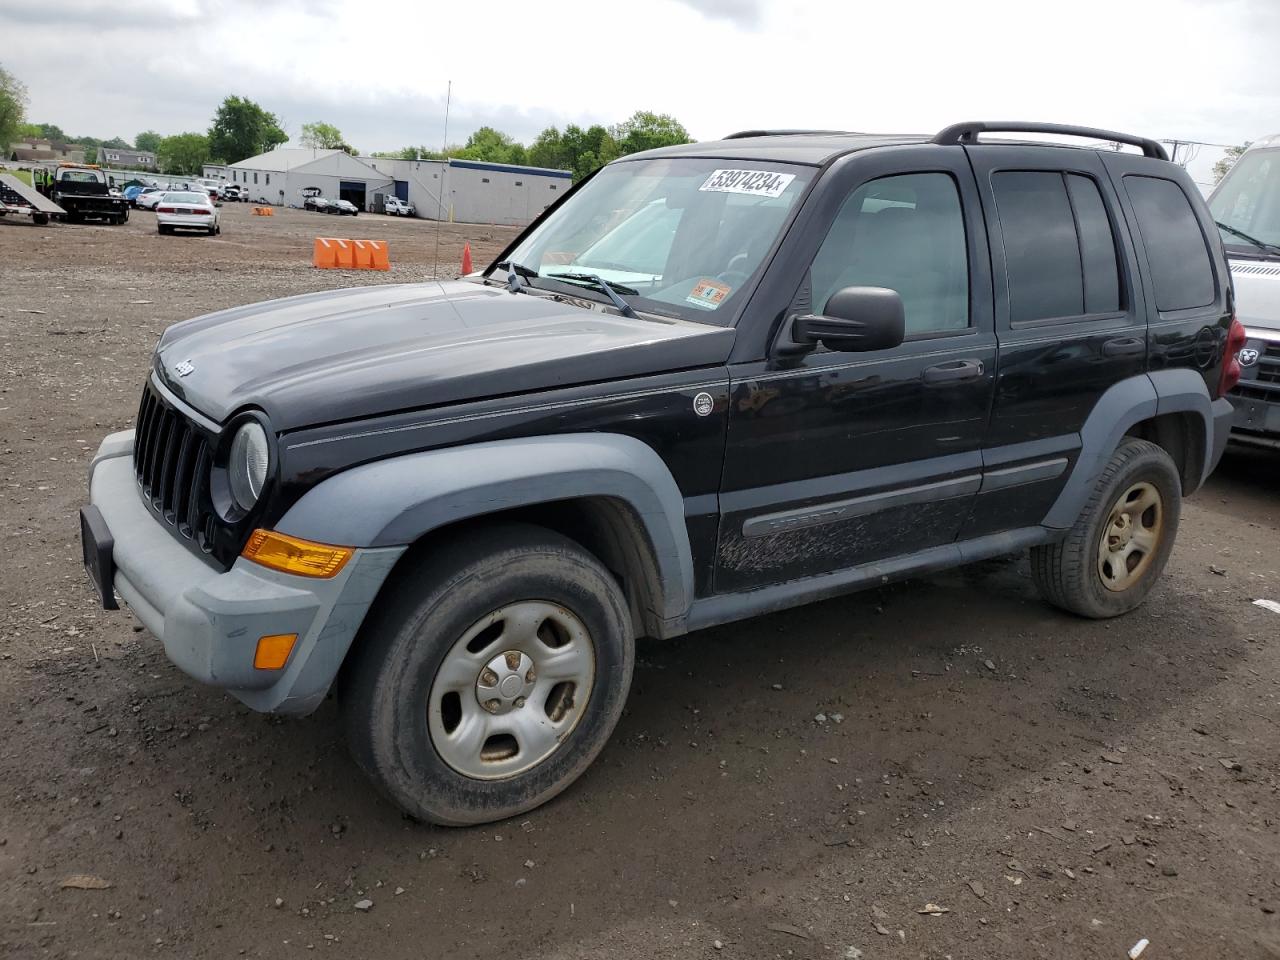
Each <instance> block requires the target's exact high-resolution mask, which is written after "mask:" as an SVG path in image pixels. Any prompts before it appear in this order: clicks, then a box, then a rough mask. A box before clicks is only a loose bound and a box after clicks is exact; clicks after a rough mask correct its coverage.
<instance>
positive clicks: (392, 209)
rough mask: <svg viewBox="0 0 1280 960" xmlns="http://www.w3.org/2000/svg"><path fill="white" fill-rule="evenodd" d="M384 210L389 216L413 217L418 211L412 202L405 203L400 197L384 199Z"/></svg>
mask: <svg viewBox="0 0 1280 960" xmlns="http://www.w3.org/2000/svg"><path fill="white" fill-rule="evenodd" d="M382 212H383V213H385V214H386V215H387V216H389V217H412V216H414V215H416V213H417V211H416V210H414V209H413V204H412V203H405V201H403V200H401V199H400V198H399V197H387V198H386V199H385V200H383V201H382Z"/></svg>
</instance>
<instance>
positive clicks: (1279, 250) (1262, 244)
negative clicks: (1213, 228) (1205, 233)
mask: <svg viewBox="0 0 1280 960" xmlns="http://www.w3.org/2000/svg"><path fill="white" fill-rule="evenodd" d="M1213 222H1214V223H1216V224H1217V225H1218V226H1219V228H1221V229H1223V230H1225V231H1227V233H1229V234H1231V235H1233V236H1236V237H1239V238H1240V239H1241V240H1243V241H1245V242H1246V243H1252V244H1253V245H1254V246H1255V247H1257V248H1258V249H1259V250H1269V251H1270V252H1271V253H1275V254H1280V247H1277V246H1276V245H1275V244H1274V243H1267V242H1266V241H1265V240H1259V239H1258V238H1257V237H1251V236H1249V234H1247V233H1245V232H1244V231H1243V230H1237V229H1236V228H1235V227H1233V226H1230V225H1229V224H1225V223H1223V222H1222V221H1221V220H1215V221H1213Z"/></svg>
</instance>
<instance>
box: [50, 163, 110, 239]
mask: <svg viewBox="0 0 1280 960" xmlns="http://www.w3.org/2000/svg"><path fill="white" fill-rule="evenodd" d="M37 173H38V174H39V173H40V171H37ZM36 189H37V190H39V191H40V192H41V193H42V194H44V195H45V196H46V197H48V198H49V199H50V200H52V201H53V202H54V203H56V204H57V205H58V206H59V207H61V208H62V209H63V211H64V212H63V214H62V217H63V218H64V219H66V220H67V222H68V223H80V222H81V221H84V220H105V221H106V222H107V223H110V224H120V223H124V222H125V221H126V220H128V219H129V203H128V201H127V200H125V199H124V197H113V196H111V187H110V184H108V183H107V176H106V174H105V173H103V172H102V169H101V168H100V167H98V166H97V164H91V163H60V164H58V166H57V167H55V168H54V169H53V170H52V171H47V170H46V171H43V174H42V175H41V176H39V180H38V182H37V183H36Z"/></svg>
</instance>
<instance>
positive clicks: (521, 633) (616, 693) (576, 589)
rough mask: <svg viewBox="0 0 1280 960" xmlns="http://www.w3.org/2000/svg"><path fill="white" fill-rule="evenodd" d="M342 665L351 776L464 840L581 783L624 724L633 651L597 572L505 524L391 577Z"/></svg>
mask: <svg viewBox="0 0 1280 960" xmlns="http://www.w3.org/2000/svg"><path fill="white" fill-rule="evenodd" d="M352 656H353V657H354V658H355V659H354V660H353V662H352V663H351V664H350V665H349V667H348V669H347V671H346V673H345V674H344V676H343V679H342V684H341V688H340V697H341V699H342V703H343V712H344V715H345V719H346V725H347V737H348V742H349V744H350V746H351V750H352V753H353V754H354V756H355V758H356V761H357V762H358V763H359V764H360V766H361V767H362V768H363V769H364V771H365V772H366V773H367V774H368V775H369V776H370V777H371V778H372V779H373V780H374V781H375V782H376V783H377V784H378V785H379V786H380V787H381V788H382V789H383V790H384V791H385V792H386V793H387V794H388V795H389V796H390V797H391V798H392V799H393V800H394V801H395V802H396V803H398V804H399V805H400V806H401V807H402V808H403V809H404V810H405V811H406V812H408V813H409V814H410V815H412V816H414V817H417V818H419V819H422V820H428V821H431V822H433V823H438V824H443V825H446V826H463V825H469V824H477V823H486V822H489V821H494V820H502V819H506V818H508V817H514V816H517V815H519V814H521V813H524V812H526V811H528V810H532V809H533V808H534V807H537V806H539V805H541V804H543V803H546V802H547V801H548V800H550V799H551V798H552V797H554V796H556V795H557V794H558V793H560V791H562V790H564V789H565V788H566V787H567V786H569V784H571V783H573V781H574V780H576V779H577V778H578V777H579V776H581V775H582V773H583V772H584V771H585V770H586V768H587V767H588V766H589V765H590V764H591V762H592V760H594V759H595V757H596V755H597V754H598V753H599V752H600V750H601V749H602V748H603V747H604V744H605V742H606V741H607V740H608V738H609V735H610V734H611V733H612V731H613V728H614V725H615V724H616V723H617V722H618V718H619V716H620V715H621V713H622V707H623V704H624V702H625V700H626V695H627V691H628V689H629V688H630V685H631V671H632V665H633V662H634V657H635V646H634V639H633V636H632V630H631V618H630V615H629V614H628V611H627V605H626V601H625V599H624V598H623V596H622V591H621V589H620V588H619V586H618V583H617V581H616V580H614V578H613V577H612V576H611V575H610V574H609V572H608V571H607V570H606V569H605V568H604V567H603V566H602V565H601V564H600V562H599V561H598V560H596V558H595V557H593V556H592V555H591V554H589V553H587V552H586V551H584V550H583V549H582V548H581V547H579V546H578V545H577V544H575V543H573V542H572V541H570V540H568V539H567V538H565V537H562V536H560V535H558V534H556V533H553V532H552V531H549V530H544V529H542V528H539V527H533V526H526V525H510V526H503V527H494V528H491V529H489V530H485V531H482V532H479V533H477V534H474V535H471V536H469V537H467V538H466V540H465V541H459V542H455V543H453V544H451V545H448V546H445V547H443V548H440V549H433V550H432V551H431V552H430V553H429V554H425V555H424V556H423V558H422V559H421V560H420V561H418V562H417V563H412V565H411V567H410V568H409V569H408V570H406V571H404V572H401V573H398V574H397V582H396V583H395V584H394V585H393V586H391V587H390V595H389V596H387V597H385V598H383V599H381V600H379V605H378V607H377V608H376V610H375V612H374V613H372V614H371V615H370V618H369V620H368V621H367V622H366V624H365V626H364V627H363V628H362V629H361V633H360V637H359V638H358V639H357V647H356V648H355V649H353V651H352Z"/></svg>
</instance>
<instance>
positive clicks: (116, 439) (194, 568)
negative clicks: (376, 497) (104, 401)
mask: <svg viewBox="0 0 1280 960" xmlns="http://www.w3.org/2000/svg"><path fill="white" fill-rule="evenodd" d="M132 453H133V431H127V432H125V433H116V434H112V435H111V436H109V437H107V438H106V439H105V440H104V441H103V442H102V446H101V447H99V449H98V454H97V456H95V457H94V460H93V464H92V466H91V467H90V475H89V499H90V502H91V503H92V504H93V505H94V506H96V507H97V508H98V509H99V510H100V511H101V513H102V516H103V519H104V520H105V521H106V524H107V527H108V528H109V529H110V531H111V536H112V538H113V539H114V541H115V546H114V550H113V551H112V557H113V560H114V562H115V567H116V574H115V581H114V584H115V590H116V593H117V594H119V595H120V598H121V599H122V600H124V602H125V603H127V604H128V605H129V607H130V609H132V610H133V612H134V613H135V614H136V615H137V617H138V619H139V620H141V621H142V622H143V623H144V624H145V625H146V627H147V629H148V630H150V631H151V632H152V633H153V634H155V636H156V637H158V638H159V639H160V642H161V643H162V644H164V650H165V653H166V655H167V656H168V657H169V659H170V660H172V661H173V662H174V664H175V665H177V666H178V667H179V668H180V669H181V670H182V671H183V672H185V673H187V674H189V675H190V676H192V677H194V678H195V679H196V680H199V681H201V682H202V683H208V684H212V685H213V686H217V687H222V688H224V689H226V690H228V691H230V692H231V693H232V694H233V695H234V696H235V697H236V698H237V699H239V700H241V701H242V702H244V703H245V704H247V705H248V706H250V707H252V708H254V709H255V710H263V711H272V712H279V713H309V712H311V711H312V710H314V709H315V708H316V707H317V706H319V704H320V702H321V701H322V700H323V699H324V696H325V694H326V693H327V692H328V689H329V686H330V685H331V684H332V682H333V679H334V677H335V676H336V675H337V672H338V668H339V667H340V666H341V664H342V660H343V658H344V657H345V656H346V653H347V650H348V648H349V647H350V646H351V641H352V640H353V639H354V637H355V634H356V631H357V630H358V629H359V627H360V624H361V622H362V621H363V620H364V615H365V613H366V612H367V611H368V609H369V605H370V604H371V603H372V602H373V600H374V598H375V597H376V596H377V593H378V590H379V589H380V588H381V586H382V584H383V581H384V580H385V579H386V576H387V573H388V572H389V571H390V570H391V568H392V566H394V564H395V562H396V560H398V559H399V557H400V555H401V554H402V553H403V552H404V548H403V547H385V548H379V549H365V550H357V551H356V553H355V556H354V557H352V559H351V560H350V561H349V562H348V563H347V565H346V566H345V567H344V568H343V569H342V571H341V572H340V573H339V574H338V575H337V576H335V577H333V578H332V579H329V580H319V579H314V578H311V577H297V576H293V575H291V574H286V573H279V572H277V571H275V570H269V569H267V568H266V567H262V566H259V565H258V564H256V563H252V562H250V561H248V560H244V559H239V560H237V561H236V562H235V564H234V566H232V568H231V569H230V570H228V571H225V572H224V571H222V570H219V569H217V568H216V567H214V566H213V565H212V564H210V563H208V562H205V561H204V560H202V559H201V558H200V557H198V556H196V555H195V554H193V553H192V552H191V551H189V550H187V549H186V548H185V547H184V546H183V545H182V544H180V543H179V542H178V541H177V540H176V539H175V538H174V536H173V534H172V533H171V532H170V531H169V530H168V529H167V528H166V527H165V526H164V525H163V524H162V523H161V522H160V521H159V520H158V519H157V518H156V517H155V516H154V515H153V514H152V513H151V512H150V511H149V510H148V509H147V508H146V506H145V505H144V504H143V502H142V498H141V496H140V494H139V492H138V482H137V479H136V477H135V475H134V472H133V463H132ZM282 633H296V634H297V635H298V640H297V642H296V644H295V645H294V648H293V652H292V654H291V655H290V657H289V661H288V662H287V663H286V664H285V666H284V667H283V668H282V669H280V670H258V669H255V668H254V666H253V656H254V651H255V649H256V647H257V642H258V638H259V637H262V636H266V635H270V634H282Z"/></svg>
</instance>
